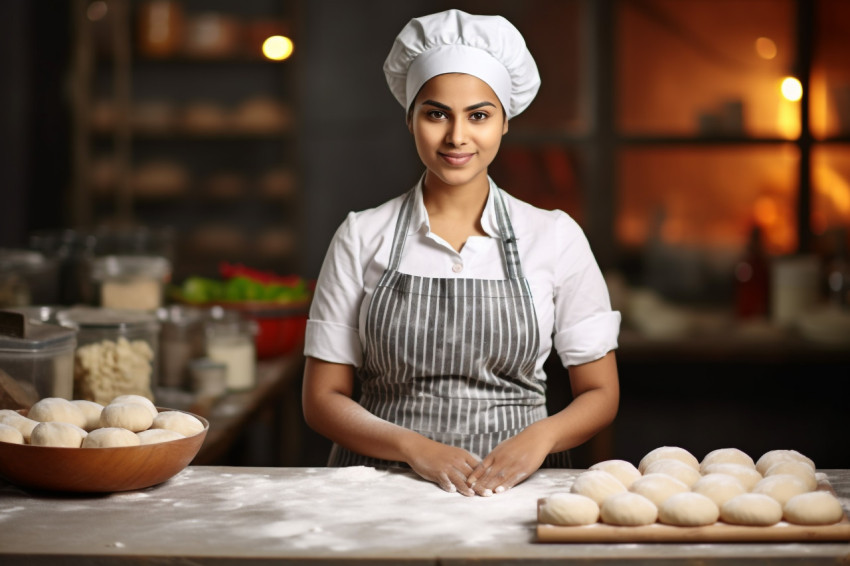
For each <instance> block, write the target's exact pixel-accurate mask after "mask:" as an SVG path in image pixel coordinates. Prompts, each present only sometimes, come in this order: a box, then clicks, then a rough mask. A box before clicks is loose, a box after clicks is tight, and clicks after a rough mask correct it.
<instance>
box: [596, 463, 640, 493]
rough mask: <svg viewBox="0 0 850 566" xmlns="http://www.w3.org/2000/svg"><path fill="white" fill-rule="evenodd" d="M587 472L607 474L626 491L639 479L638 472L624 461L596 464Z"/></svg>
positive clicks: (632, 465) (633, 466)
mask: <svg viewBox="0 0 850 566" xmlns="http://www.w3.org/2000/svg"><path fill="white" fill-rule="evenodd" d="M588 470H602V471H603V472H608V473H609V474H611V475H612V476H614V477H615V478H617V479H618V480H620V483H621V484H623V485H624V486H625V487H626V489H628V488H629V487H630V486H631V485H632V482H634V481H635V480H636V479H638V478H639V477H640V475H641V474H640V471H639V470H638V469H637V468H636V467H635V465H634V464H632V463H631V462H628V461H626V460H605V461H603V462H597V463H596V464H593V465H592V466H590V468H588Z"/></svg>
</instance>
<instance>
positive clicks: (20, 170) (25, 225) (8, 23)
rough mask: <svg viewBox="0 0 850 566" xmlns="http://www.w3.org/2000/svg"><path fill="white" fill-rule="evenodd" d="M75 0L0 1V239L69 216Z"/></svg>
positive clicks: (15, 241)
mask: <svg viewBox="0 0 850 566" xmlns="http://www.w3.org/2000/svg"><path fill="white" fill-rule="evenodd" d="M69 5H70V2H50V3H46V2H30V1H28V0H6V1H4V2H0V53H2V54H3V56H2V57H0V199H2V200H0V247H12V246H21V245H24V244H26V239H27V234H29V233H30V232H32V231H35V230H42V229H48V228H56V227H60V226H61V225H62V224H63V222H64V221H65V214H64V211H65V210H66V204H67V203H66V202H65V200H64V199H65V195H66V193H67V187H68V182H69V178H70V165H69V149H68V116H67V88H66V86H67V84H66V79H67V68H68V60H69V51H70V49H69V45H70V24H69V10H68V7H69Z"/></svg>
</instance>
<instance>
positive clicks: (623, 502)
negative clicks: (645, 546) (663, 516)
mask: <svg viewBox="0 0 850 566" xmlns="http://www.w3.org/2000/svg"><path fill="white" fill-rule="evenodd" d="M600 516H601V517H602V522H604V523H608V524H610V525H623V526H627V527H636V526H639V525H651V524H652V523H654V522H655V521H656V520H657V519H658V507H656V506H655V503H653V502H652V501H650V500H649V499H647V498H646V497H644V496H643V495H639V494H637V493H632V492H629V491H625V492H623V493H615V494H614V495H611V496H609V497H607V498H606V499H605V501H603V502H602V507H601V509H600Z"/></svg>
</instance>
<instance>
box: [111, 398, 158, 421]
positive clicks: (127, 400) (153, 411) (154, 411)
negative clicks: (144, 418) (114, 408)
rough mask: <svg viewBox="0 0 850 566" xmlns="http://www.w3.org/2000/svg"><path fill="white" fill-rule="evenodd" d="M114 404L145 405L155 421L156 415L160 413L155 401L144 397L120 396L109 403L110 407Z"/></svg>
mask: <svg viewBox="0 0 850 566" xmlns="http://www.w3.org/2000/svg"><path fill="white" fill-rule="evenodd" d="M112 403H138V404H140V405H144V406H145V407H147V409H148V411H150V413H151V418H153V419H155V418H156V415H157V414H158V413H159V411H158V410H157V409H156V405H154V404H153V401H151V400H150V399H148V398H147V397H144V396H142V395H119V396H118V397H116V398H114V399H113V400H112V401H110V402H109V404H110V405H111V404H112Z"/></svg>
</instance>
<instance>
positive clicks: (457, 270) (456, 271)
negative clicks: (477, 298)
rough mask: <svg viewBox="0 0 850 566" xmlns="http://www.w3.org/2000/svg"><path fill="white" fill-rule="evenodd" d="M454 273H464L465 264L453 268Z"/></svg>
mask: <svg viewBox="0 0 850 566" xmlns="http://www.w3.org/2000/svg"><path fill="white" fill-rule="evenodd" d="M452 271H454V272H455V273H460V272H461V271H463V264H462V263H456V264H454V265H453V266H452Z"/></svg>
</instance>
